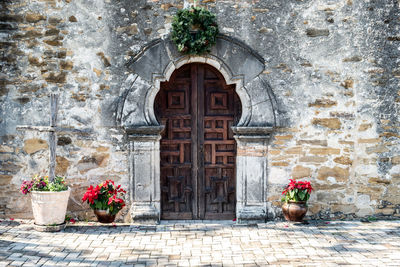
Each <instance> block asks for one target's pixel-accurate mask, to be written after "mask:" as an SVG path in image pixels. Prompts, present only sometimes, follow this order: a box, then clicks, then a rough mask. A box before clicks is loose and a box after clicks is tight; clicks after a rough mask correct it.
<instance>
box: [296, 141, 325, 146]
mask: <svg viewBox="0 0 400 267" xmlns="http://www.w3.org/2000/svg"><path fill="white" fill-rule="evenodd" d="M296 144H297V145H304V144H306V145H315V146H327V145H328V142H327V140H298V141H296Z"/></svg>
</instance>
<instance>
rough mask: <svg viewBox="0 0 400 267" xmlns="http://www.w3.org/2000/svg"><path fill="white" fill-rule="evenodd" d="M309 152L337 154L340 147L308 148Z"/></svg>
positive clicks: (314, 153)
mask: <svg viewBox="0 0 400 267" xmlns="http://www.w3.org/2000/svg"><path fill="white" fill-rule="evenodd" d="M310 153H311V154H313V155H338V154H340V149H338V148H332V147H326V148H325V147H323V148H310Z"/></svg>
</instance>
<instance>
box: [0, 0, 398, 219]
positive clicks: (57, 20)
mask: <svg viewBox="0 0 400 267" xmlns="http://www.w3.org/2000/svg"><path fill="white" fill-rule="evenodd" d="M188 4H190V3H189V1H168V0H165V1H157V0H151V1H150V0H148V1H146V0H137V1H129V0H119V1H114V0H92V1H88V0H85V1H83V0H81V1H78V0H63V1H62V0H31V1H27V0H19V1H11V0H5V1H2V2H1V3H0V44H1V45H0V50H1V63H0V66H1V74H0V75H1V76H0V100H1V103H0V112H1V116H0V138H1V143H0V164H1V165H0V169H1V170H0V216H3V217H4V216H7V217H11V216H13V217H14V216H15V217H27V216H30V213H29V212H28V211H29V209H30V205H29V197H25V196H22V195H21V194H20V193H19V192H18V189H19V184H20V182H21V180H22V179H24V178H27V177H30V176H32V175H33V174H35V173H45V171H46V168H47V158H48V155H47V151H46V147H47V141H46V140H47V136H46V134H42V133H40V134H39V133H34V132H21V131H17V130H16V126H17V125H21V124H33V125H46V124H48V117H49V107H48V103H49V98H48V95H49V94H50V92H53V91H58V92H59V93H60V103H59V108H60V113H59V125H63V126H65V128H66V129H65V131H64V132H62V133H60V134H59V146H58V148H57V149H58V150H57V155H58V158H57V162H58V170H57V172H58V173H59V174H62V175H66V176H67V177H68V180H69V181H70V183H71V184H72V186H73V188H74V190H73V192H74V193H73V195H72V200H71V202H70V206H69V209H70V211H71V212H75V213H76V214H79V215H80V216H82V217H86V216H89V215H90V214H91V213H90V211H88V209H87V206H85V205H82V204H81V203H80V198H81V195H82V193H83V191H84V190H85V188H86V186H87V185H89V184H92V183H95V182H98V181H100V180H103V179H105V178H112V179H115V180H117V181H118V182H120V183H122V184H123V185H124V186H125V187H128V185H129V181H128V180H129V179H128V176H129V175H128V173H129V170H128V155H127V153H128V152H127V151H128V147H127V146H126V142H125V136H124V134H123V132H122V131H121V130H120V129H119V128H118V127H116V125H115V116H116V114H115V111H116V108H117V103H118V98H119V96H120V94H121V92H123V90H124V86H125V85H124V81H125V80H126V79H127V77H128V75H129V72H128V69H127V67H126V63H127V62H128V60H129V59H130V58H131V57H132V56H134V55H135V54H137V53H138V52H139V51H140V49H141V47H143V46H144V45H145V44H146V43H148V42H150V41H151V40H154V39H156V38H159V37H163V36H165V35H166V34H168V32H169V30H170V27H171V26H170V25H171V24H170V23H171V18H172V16H173V15H174V13H175V12H176V10H177V8H182V7H184V6H187V5H188ZM201 5H203V6H207V8H209V9H210V10H211V11H213V12H215V13H216V14H217V18H218V22H219V27H220V30H221V32H222V33H224V34H228V35H231V36H233V37H236V38H238V39H240V40H242V41H244V42H245V43H246V44H248V45H249V46H250V47H252V48H253V49H254V50H256V51H257V52H258V53H259V54H261V55H262V56H263V57H264V59H265V60H266V66H267V67H266V69H265V71H264V74H263V78H264V79H265V80H266V81H268V82H269V84H270V86H271V88H272V89H273V92H274V94H275V97H276V99H277V101H278V106H277V111H278V113H279V123H278V124H279V127H278V128H277V130H276V132H275V135H274V136H273V138H272V140H271V142H270V150H269V153H268V164H269V167H268V168H269V169H268V171H269V181H268V185H269V190H268V192H267V194H266V195H267V198H268V201H270V205H271V210H270V212H271V216H273V215H278V214H279V208H277V207H279V205H280V203H279V199H280V192H281V189H282V186H283V185H284V184H285V183H286V182H287V181H288V179H289V178H290V177H291V176H294V177H302V176H311V178H310V179H311V181H312V182H313V184H314V186H315V188H316V192H315V193H314V194H313V195H312V197H311V200H310V215H311V216H315V217H329V216H335V217H339V218H340V217H342V216H346V217H352V216H358V217H363V216H369V215H380V214H381V215H387V216H400V215H399V214H400V153H399V150H400V144H399V138H400V131H399V126H400V125H399V119H398V116H399V100H400V91H399V78H400V66H399V62H398V58H399V53H400V49H399V48H400V35H399V30H400V20H399V19H398V18H399V16H400V11H399V9H400V6H399V5H400V3H399V2H398V1H397V0H383V1H372V0H369V1H368V0H367V1H366V0H363V1H361V0H337V1H330V0H302V1H300V0H291V1H273V0H264V1H257V0H253V1H233V0H225V1H214V0H203V1H202V3H201ZM73 129H74V130H73Z"/></svg>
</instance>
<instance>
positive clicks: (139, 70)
mask: <svg viewBox="0 0 400 267" xmlns="http://www.w3.org/2000/svg"><path fill="white" fill-rule="evenodd" d="M194 62H197V63H204V64H209V65H212V66H213V67H215V68H216V69H217V70H219V71H220V72H221V74H222V75H223V76H224V78H225V81H226V83H227V84H235V85H236V86H235V90H236V93H237V94H238V96H239V98H240V101H241V104H242V117H241V118H240V121H239V123H238V124H237V127H233V128H232V129H233V131H234V133H235V139H236V141H237V152H238V153H237V159H236V161H237V174H236V177H237V206H236V214H237V218H238V221H239V222H253V221H263V220H265V218H266V214H267V202H266V191H267V190H266V187H267V184H266V183H267V177H268V172H267V151H268V142H269V138H270V133H271V132H272V129H273V127H274V126H276V121H277V120H276V115H275V107H276V101H275V98H274V95H273V93H272V90H271V87H270V86H269V84H268V83H267V82H266V81H265V80H264V79H263V77H262V72H263V71H264V68H265V65H264V64H265V62H264V59H263V58H262V57H261V56H260V55H258V54H257V53H256V52H255V51H253V50H252V49H251V48H250V47H248V46H247V45H245V44H244V43H242V42H240V41H238V40H236V39H234V38H231V37H228V36H225V35H219V36H218V38H217V43H216V45H215V46H214V47H213V48H212V51H211V52H210V53H208V54H206V55H202V56H187V55H183V54H181V53H179V52H178V51H177V50H176V47H175V45H174V44H173V43H172V41H171V40H170V39H158V40H155V41H153V42H151V43H149V44H148V45H146V46H145V47H144V48H143V49H142V51H141V52H140V53H139V54H138V55H136V56H135V57H134V58H132V60H131V61H129V63H128V64H127V68H128V69H129V71H130V72H131V74H130V75H129V76H128V78H127V79H126V81H125V83H124V84H123V85H122V94H121V97H120V99H119V103H118V108H117V110H116V119H117V123H118V124H119V125H120V126H121V127H123V128H125V130H126V132H127V134H128V138H129V141H130V156H129V157H130V166H131V171H130V177H131V178H130V179H131V199H132V203H133V204H132V208H131V215H132V218H133V220H134V221H151V222H158V221H159V219H160V145H159V140H160V138H161V136H160V133H161V132H162V130H163V126H159V122H158V121H157V119H156V117H155V114H154V100H155V98H156V95H157V93H158V92H159V90H160V83H161V82H163V81H168V80H169V79H170V77H171V75H172V73H173V72H174V71H175V70H176V69H178V68H180V67H181V66H183V65H184V64H189V63H194Z"/></svg>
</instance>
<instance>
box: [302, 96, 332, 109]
mask: <svg viewBox="0 0 400 267" xmlns="http://www.w3.org/2000/svg"><path fill="white" fill-rule="evenodd" d="M336 105H337V102H336V101H333V100H330V99H324V98H323V99H317V100H315V101H314V102H313V103H309V104H308V106H309V107H316V108H330V107H333V106H336Z"/></svg>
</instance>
